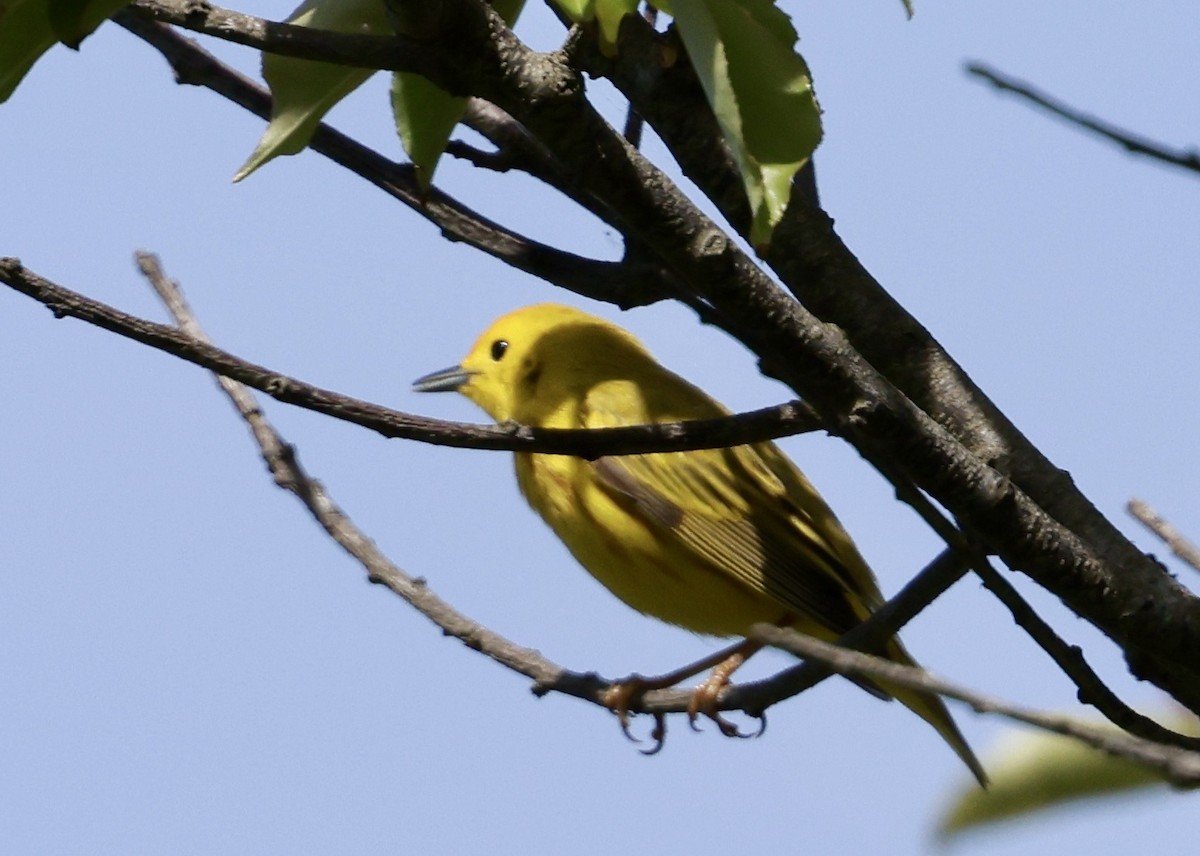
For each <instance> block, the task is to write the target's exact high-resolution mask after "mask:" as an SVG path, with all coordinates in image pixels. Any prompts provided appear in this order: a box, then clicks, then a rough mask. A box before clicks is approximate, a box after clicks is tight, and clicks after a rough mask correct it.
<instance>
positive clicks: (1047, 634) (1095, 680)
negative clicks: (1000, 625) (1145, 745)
mask: <svg viewBox="0 0 1200 856" xmlns="http://www.w3.org/2000/svg"><path fill="white" fill-rule="evenodd" d="M974 567H975V572H976V573H977V574H978V575H979V577H980V579H981V580H983V584H984V585H985V586H987V588H988V590H989V591H991V592H992V593H993V594H994V595H996V598H997V599H998V600H999V601H1000V602H1001V603H1003V604H1004V605H1005V606H1006V607H1007V608H1008V610H1009V612H1010V613H1012V617H1013V620H1014V621H1015V622H1016V623H1017V625H1018V626H1019V627H1021V629H1023V630H1024V631H1025V632H1026V633H1028V634H1029V636H1030V638H1032V639H1033V640H1034V641H1035V642H1036V643H1037V644H1038V645H1039V646H1040V647H1041V648H1042V650H1043V651H1045V652H1046V653H1047V654H1049V655H1050V659H1052V660H1053V661H1054V662H1055V664H1056V665H1057V666H1058V667H1059V668H1060V669H1062V670H1063V672H1064V673H1065V674H1066V675H1067V677H1068V678H1070V679H1071V681H1072V682H1073V683H1074V684H1075V687H1076V688H1077V690H1078V693H1077V695H1078V698H1079V701H1080V702H1082V703H1083V704H1089V705H1091V706H1092V707H1094V708H1096V710H1098V711H1099V712H1100V713H1101V714H1103V715H1104V717H1105V718H1106V719H1108V720H1109V721H1110V722H1111V723H1113V724H1114V725H1116V726H1118V727H1120V728H1123V729H1124V730H1125V731H1127V732H1129V733H1130V734H1132V735H1134V736H1136V737H1141V738H1143V739H1145V740H1152V741H1154V742H1155V743H1162V744H1165V745H1169V746H1179V747H1182V748H1187V749H1192V750H1200V738H1198V737H1192V736H1189V735H1186V734H1179V733H1178V732H1175V731H1172V730H1171V729H1169V728H1166V727H1164V726H1162V725H1160V724H1159V723H1157V722H1155V721H1154V720H1153V719H1150V718H1149V717H1148V716H1144V715H1142V714H1140V713H1138V712H1137V711H1136V710H1134V709H1133V708H1131V707H1130V706H1129V705H1127V704H1125V702H1123V701H1121V699H1120V698H1119V697H1118V696H1117V694H1116V693H1114V692H1113V691H1112V690H1111V689H1109V687H1108V686H1107V685H1106V684H1105V683H1104V682H1103V681H1102V680H1100V676H1099V675H1097V674H1096V672H1095V671H1093V669H1092V667H1091V666H1089V665H1088V663H1087V660H1085V659H1084V657H1083V652H1082V651H1081V650H1080V649H1079V647H1078V646H1077V645H1068V644H1067V643H1066V642H1065V641H1064V640H1063V639H1062V638H1060V637H1059V635H1058V634H1057V633H1055V632H1054V630H1053V629H1052V628H1051V627H1050V625H1049V624H1047V623H1046V622H1045V621H1044V620H1043V619H1042V617H1041V616H1039V615H1038V614H1037V613H1036V612H1035V611H1034V609H1033V607H1031V606H1030V605H1029V604H1028V603H1026V601H1025V599H1024V598H1022V597H1021V595H1020V593H1018V592H1017V590H1016V589H1015V588H1014V587H1013V586H1012V584H1011V583H1010V582H1009V581H1008V580H1006V579H1004V577H1003V576H1001V575H1000V573H999V572H998V571H997V570H996V569H995V568H993V567H992V566H991V565H990V564H989V563H988V562H987V560H986V559H985V558H984V557H982V556H980V557H979V558H978V560H977V561H976V563H975V565H974Z"/></svg>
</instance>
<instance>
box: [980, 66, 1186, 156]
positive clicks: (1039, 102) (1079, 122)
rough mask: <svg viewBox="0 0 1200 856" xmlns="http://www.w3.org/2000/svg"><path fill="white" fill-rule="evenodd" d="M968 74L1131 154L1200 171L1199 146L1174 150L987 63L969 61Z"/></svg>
mask: <svg viewBox="0 0 1200 856" xmlns="http://www.w3.org/2000/svg"><path fill="white" fill-rule="evenodd" d="M967 73H968V74H973V75H975V76H976V77H978V78H981V79H983V80H985V81H987V82H988V83H990V84H992V86H994V87H996V89H998V90H1000V91H1001V92H1011V93H1012V94H1013V95H1016V96H1017V97H1018V98H1023V99H1025V100H1026V101H1028V102H1030V103H1031V104H1034V105H1036V106H1038V107H1041V108H1042V109H1043V110H1046V111H1047V112H1049V113H1051V114H1052V115H1054V116H1057V117H1058V118H1060V119H1062V120H1063V121H1064V122H1066V123H1067V124H1068V125H1074V126H1076V127H1078V128H1082V129H1083V130H1085V131H1090V132H1091V133H1093V134H1096V135H1097V136H1100V137H1103V138H1104V139H1106V140H1109V141H1111V142H1114V143H1116V144H1117V145H1119V146H1120V147H1121V148H1123V149H1125V151H1127V152H1129V153H1130V154H1135V155H1145V156H1146V157H1149V158H1153V159H1154V160H1157V161H1162V162H1163V163H1167V164H1170V165H1171V166H1177V167H1181V168H1183V169H1185V170H1188V171H1189V172H1200V153H1198V152H1197V151H1196V150H1195V149H1188V150H1186V151H1185V150H1182V149H1180V150H1176V151H1172V150H1171V149H1169V148H1167V147H1166V146H1164V145H1163V144H1162V143H1159V142H1157V141H1155V140H1151V139H1149V138H1148V137H1142V136H1139V135H1137V134H1134V133H1133V132H1132V131H1126V130H1124V129H1123V128H1118V127H1117V126H1116V125H1113V124H1110V123H1108V122H1105V121H1104V120H1102V119H1098V118H1096V117H1095V116H1091V115H1088V114H1087V113H1084V112H1082V111H1080V110H1076V109H1075V108H1073V107H1071V106H1069V105H1068V104H1067V103H1066V102H1063V101H1059V100H1058V99H1056V98H1052V97H1051V96H1049V95H1047V94H1045V93H1044V92H1041V91H1039V90H1038V89H1036V88H1035V87H1034V86H1033V85H1032V84H1030V83H1026V82H1025V81H1023V80H1018V79H1017V78H1015V77H1009V76H1008V75H1005V74H1002V73H1000V72H998V71H996V70H994V69H991V68H989V67H988V66H986V65H984V64H983V63H978V62H973V63H968V64H967Z"/></svg>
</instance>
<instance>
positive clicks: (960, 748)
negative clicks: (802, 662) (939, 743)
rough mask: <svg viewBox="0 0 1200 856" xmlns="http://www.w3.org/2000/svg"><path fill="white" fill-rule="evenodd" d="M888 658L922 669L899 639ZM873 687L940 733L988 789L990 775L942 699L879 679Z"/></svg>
mask: <svg viewBox="0 0 1200 856" xmlns="http://www.w3.org/2000/svg"><path fill="white" fill-rule="evenodd" d="M887 657H888V659H889V660H891V661H893V662H895V663H899V664H900V665H902V666H913V667H915V668H920V667H919V666H918V665H917V662H916V661H915V660H914V659H913V658H912V657H911V656H909V653H908V651H906V650H904V646H903V645H901V644H900V642H899V640H897V639H893V640H892V641H891V642H889V643H888V648H887ZM872 683H874V684H876V685H877V686H878V687H879V688H880V689H882V690H883V691H884V692H886V693H887V694H888V695H889V696H891V697H892V698H894V699H896V700H897V701H899V702H900V703H901V704H902V705H904V706H905V707H907V708H908V709H909V710H911V711H912V712H913V713H915V714H916V715H917V716H919V717H921V719H923V720H925V721H926V722H928V723H929V724H930V725H932V726H933V727H934V728H935V729H936V730H937V733H938V734H940V735H942V739H943V740H945V741H946V742H947V743H949V744H950V748H951V749H953V750H954V752H955V754H957V755H958V757H959V758H962V760H963V763H964V764H966V765H967V766H968V767H969V768H970V770H971V772H972V773H973V774H974V775H975V778H976V779H978V780H979V785H980V787H983V788H986V787H987V784H988V778H987V774H986V773H985V772H984V771H983V766H982V765H981V764H980V763H979V759H978V758H976V757H975V753H974V752H972V751H971V747H970V746H968V745H967V741H966V740H965V739H964V738H963V736H962V732H961V731H959V730H958V726H957V725H956V724H955V722H954V720H953V719H952V718H951V717H950V711H948V710H947V709H946V705H945V704H944V703H943V702H942V699H941V697H940V696H937V695H934V694H932V693H925V692H921V691H920V690H914V689H910V688H909V687H902V686H898V685H896V684H892V683H889V682H887V681H882V680H878V679H872Z"/></svg>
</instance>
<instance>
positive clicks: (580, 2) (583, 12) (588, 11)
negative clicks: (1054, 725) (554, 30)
mask: <svg viewBox="0 0 1200 856" xmlns="http://www.w3.org/2000/svg"><path fill="white" fill-rule="evenodd" d="M554 5H555V6H557V7H558V8H559V9H560V10H561V11H562V13H563V14H564V15H566V16H567V17H568V18H570V19H571V20H572V21H574V22H575V23H576V24H586V23H587V22H588V21H590V20H592V19H593V18H595V17H596V0H554Z"/></svg>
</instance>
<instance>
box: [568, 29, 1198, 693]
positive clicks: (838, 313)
mask: <svg viewBox="0 0 1200 856" xmlns="http://www.w3.org/2000/svg"><path fill="white" fill-rule="evenodd" d="M620 45H621V48H620V51H619V52H618V55H617V57H616V59H615V60H612V61H609V60H607V59H605V58H603V57H602V56H601V55H600V54H599V52H598V51H592V52H590V53H589V54H588V59H589V63H590V64H589V71H590V72H592V73H594V74H603V75H604V76H607V77H609V78H610V79H612V80H613V82H614V83H615V84H616V85H617V87H618V88H619V89H621V91H622V92H623V93H624V94H625V95H626V96H627V97H628V98H629V99H630V101H631V102H632V103H633V105H634V107H636V109H637V110H638V111H639V112H640V113H641V114H642V115H644V116H646V118H647V119H648V121H649V122H650V123H651V125H652V126H653V127H654V128H655V131H656V132H657V133H658V134H659V136H660V137H661V138H662V139H663V141H664V142H665V143H666V144H667V146H668V147H669V148H670V149H671V152H672V154H674V156H675V157H676V159H677V160H678V161H679V163H680V165H681V166H682V168H683V170H684V172H685V173H686V174H687V175H688V176H689V177H690V178H691V179H692V180H693V181H694V182H696V184H697V185H698V186H699V187H700V188H701V189H702V190H703V191H704V193H705V194H706V195H707V196H708V197H709V198H710V199H711V200H712V201H713V202H715V203H716V204H717V206H718V207H719V208H720V210H721V211H722V213H723V214H724V215H725V217H726V218H727V219H728V221H729V222H730V223H732V224H733V225H734V226H735V227H736V228H737V229H738V230H739V232H740V233H741V234H742V235H743V236H746V235H747V234H748V229H749V223H750V218H749V209H748V207H747V205H746V201H745V194H744V191H743V190H742V186H741V182H740V179H739V177H738V173H737V169H736V164H735V163H734V161H733V159H732V157H730V155H729V153H728V151H727V149H726V148H725V146H724V144H723V143H722V141H721V135H720V131H719V129H718V128H717V126H716V122H715V121H714V119H713V117H712V114H711V111H710V110H709V109H708V108H707V104H706V100H705V97H704V94H703V91H702V90H701V88H700V85H699V83H698V81H697V80H696V78H695V75H694V74H693V73H692V71H691V69H690V67H689V66H688V64H687V63H685V62H677V63H670V62H664V61H661V60H662V58H663V57H664V56H666V55H669V54H670V53H671V52H672V51H678V50H679V46H678V44H677V42H674V41H673V37H672V36H671V35H670V34H665V35H664V34H658V33H655V32H653V31H652V30H651V28H649V27H647V26H645V25H644V23H643V22H641V21H640V20H638V19H637V18H635V17H628V18H626V19H625V20H624V22H623V23H622V30H621V40H620ZM768 260H769V261H770V263H771V265H772V267H773V269H774V270H775V272H776V273H777V274H778V275H779V276H780V278H781V279H782V281H783V282H784V284H785V285H787V286H788V288H789V289H790V290H791V291H792V292H793V293H794V294H795V295H796V296H797V297H799V298H800V300H801V301H802V302H803V303H804V305H805V306H806V307H807V308H808V309H810V310H811V311H812V312H813V313H814V314H815V315H817V316H818V317H819V318H821V319H822V320H825V321H829V322H832V323H834V324H836V325H837V326H838V327H839V328H840V329H841V330H843V331H844V332H845V333H846V336H847V337H848V339H849V340H850V342H851V343H852V344H853V345H854V347H855V348H857V349H858V350H859V352H860V353H861V354H862V355H863V356H864V357H865V358H866V359H867V360H868V361H869V362H870V363H871V364H872V365H873V366H874V367H875V368H876V369H878V370H879V371H880V373H881V374H883V375H884V376H885V377H886V378H887V379H888V380H889V381H891V382H892V383H894V384H896V386H897V387H899V389H900V390H901V391H902V392H903V393H904V394H905V395H906V396H907V397H908V398H909V399H911V400H912V401H913V402H914V403H916V404H917V405H918V406H919V407H920V408H921V409H923V410H924V411H925V412H926V413H928V414H929V415H930V416H932V417H933V418H934V419H935V420H936V421H937V422H938V423H939V424H941V425H942V426H944V427H945V428H947V429H948V430H949V431H950V432H951V433H952V434H953V435H954V436H955V437H956V438H957V439H958V440H959V442H961V443H962V444H963V445H964V446H965V447H966V448H967V449H969V450H970V451H971V452H973V453H974V454H975V455H976V457H978V458H979V459H980V460H981V461H983V462H985V463H987V464H990V465H992V466H994V467H996V468H997V469H999V470H1000V471H1001V472H1004V473H1006V474H1007V475H1008V476H1009V477H1010V478H1011V479H1012V480H1013V482H1014V484H1015V485H1016V486H1017V487H1019V488H1020V489H1021V491H1022V492H1024V493H1026V494H1028V496H1029V497H1030V498H1031V499H1032V500H1033V501H1034V502H1035V503H1037V504H1038V505H1039V506H1040V507H1041V508H1043V509H1044V510H1045V511H1046V512H1047V514H1049V516H1050V517H1052V518H1053V519H1054V520H1056V521H1058V522H1059V523H1061V524H1063V526H1064V527H1065V528H1066V529H1069V530H1071V531H1072V532H1073V533H1075V534H1076V535H1078V536H1079V537H1080V538H1081V539H1082V540H1083V541H1084V542H1085V543H1087V544H1088V545H1089V546H1090V547H1091V549H1092V550H1094V552H1095V555H1096V556H1097V557H1098V558H1099V559H1101V560H1102V561H1103V562H1104V563H1105V564H1107V565H1109V566H1110V567H1111V568H1113V569H1116V568H1122V569H1126V570H1122V571H1120V573H1122V574H1126V573H1128V574H1131V575H1132V576H1133V577H1135V578H1136V579H1137V580H1139V583H1138V584H1137V585H1135V586H1134V589H1137V588H1141V582H1145V583H1146V584H1147V585H1148V586H1149V588H1147V589H1145V590H1144V596H1141V597H1139V596H1138V595H1137V594H1136V591H1135V590H1133V589H1130V590H1128V591H1127V593H1128V600H1126V606H1125V607H1124V608H1125V609H1126V610H1132V611H1135V612H1136V611H1138V610H1139V609H1140V608H1141V606H1140V604H1144V603H1146V602H1148V601H1153V602H1158V603H1161V601H1159V600H1158V595H1156V594H1154V593H1153V592H1154V590H1155V588H1156V587H1157V580H1158V578H1159V576H1160V569H1159V568H1157V567H1156V566H1155V565H1154V564H1153V563H1152V562H1151V561H1150V560H1149V559H1148V558H1147V557H1145V556H1143V555H1142V554H1141V553H1140V552H1139V551H1138V550H1137V549H1136V547H1134V545H1133V544H1131V543H1130V542H1129V541H1128V540H1127V539H1126V538H1125V537H1124V536H1123V535H1122V534H1121V533H1120V532H1119V531H1118V530H1117V529H1116V528H1115V527H1114V526H1113V525H1112V524H1111V523H1110V522H1109V521H1108V520H1107V519H1106V518H1105V517H1104V516H1103V515H1101V514H1100V513H1099V511H1097V509H1096V508H1095V507H1094V506H1093V505H1092V504H1091V503H1090V502H1089V501H1088V500H1087V498H1086V497H1084V496H1083V495H1082V494H1081V493H1080V492H1079V491H1078V490H1077V489H1076V488H1075V485H1074V484H1073V483H1072V481H1071V479H1070V477H1069V476H1068V475H1067V474H1066V473H1065V472H1062V471H1061V470H1059V469H1058V468H1056V467H1055V466H1054V465H1053V464H1052V463H1051V462H1050V461H1048V460H1047V459H1046V458H1045V457H1044V456H1043V455H1042V454H1041V452H1040V451H1039V450H1037V449H1036V448H1035V447H1034V446H1033V445H1032V444H1031V443H1029V441H1028V440H1027V439H1026V438H1025V437H1024V436H1023V435H1022V434H1021V433H1020V431H1018V430H1017V428H1016V427H1015V426H1014V425H1012V423H1011V422H1009V421H1008V419H1007V418H1006V417H1005V416H1004V415H1003V414H1002V413H1001V412H1000V411H999V409H998V408H996V407H995V405H994V404H992V402H991V401H989V400H988V399H987V397H986V396H985V395H984V394H983V393H982V391H981V390H979V389H978V387H976V386H975V385H974V383H972V382H971V380H970V378H969V377H967V375H966V373H965V372H964V371H963V370H962V369H961V367H959V366H958V365H957V364H956V363H955V362H954V361H953V360H952V359H951V358H950V356H949V355H948V354H946V353H945V351H944V350H943V349H942V348H941V346H940V345H939V344H938V343H937V342H936V341H935V340H934V339H933V338H932V337H931V336H930V335H929V333H928V331H926V330H925V329H924V328H923V327H922V326H921V325H920V324H919V323H918V322H917V321H916V319H914V318H913V317H912V316H910V315H909V314H908V313H907V312H906V311H905V310H904V309H903V307H901V306H900V305H899V304H898V303H896V302H895V301H894V300H893V299H892V297H891V296H890V295H888V294H887V293H886V292H885V291H884V290H883V289H882V288H881V287H880V285H879V284H878V283H877V282H876V281H875V280H874V279H873V278H872V277H871V276H870V274H869V273H868V272H867V271H866V270H865V269H864V268H863V266H862V265H861V264H860V263H859V261H858V260H857V259H856V258H855V257H854V255H853V254H852V253H851V252H850V251H849V249H848V248H847V247H846V246H845V245H844V244H843V243H842V242H841V239H840V238H839V237H838V236H837V234H836V233H835V232H834V230H833V222H832V220H831V219H830V218H829V217H828V216H827V215H826V214H825V213H824V212H823V211H821V210H820V209H819V208H818V207H817V206H816V205H815V204H814V203H813V201H812V200H811V199H810V198H809V197H808V196H806V195H805V194H797V193H793V196H792V202H791V206H790V207H789V209H788V213H787V216H786V217H785V219H784V222H782V223H781V224H780V226H779V228H778V229H777V230H776V233H775V235H774V237H773V239H772V244H771V249H770V253H769V256H768ZM876 460H877V459H876ZM935 495H936V492H935ZM939 499H941V497H940V496H939ZM968 522H970V521H968ZM987 540H988V541H989V546H990V547H991V548H992V549H995V542H994V540H992V539H990V538H989V539H987ZM1004 558H1005V560H1006V561H1008V562H1009V564H1010V565H1013V566H1014V567H1019V568H1021V569H1022V570H1026V571H1027V572H1030V573H1031V575H1032V576H1034V578H1035V579H1037V581H1038V582H1039V583H1041V584H1042V585H1044V586H1045V587H1046V588H1048V589H1050V590H1051V591H1054V592H1055V593H1057V594H1059V595H1060V596H1061V597H1064V598H1065V599H1066V600H1068V602H1069V603H1070V604H1071V605H1072V607H1073V608H1075V609H1077V611H1081V612H1082V614H1085V615H1086V616H1087V617H1089V618H1090V619H1091V620H1092V621H1093V622H1094V623H1097V624H1098V625H1100V626H1101V627H1102V629H1104V630H1105V631H1106V632H1108V633H1109V634H1110V635H1113V636H1114V638H1116V639H1117V640H1118V641H1119V642H1120V644H1122V646H1123V647H1124V648H1125V649H1126V652H1127V656H1128V657H1129V659H1130V665H1131V667H1132V668H1133V670H1134V672H1135V673H1136V674H1140V675H1141V676H1142V677H1146V678H1149V679H1151V680H1155V681H1156V682H1158V683H1160V684H1161V685H1164V686H1171V687H1174V689H1175V691H1176V692H1177V693H1178V692H1183V693H1184V694H1185V695H1187V696H1188V697H1189V698H1190V702H1189V703H1190V704H1192V705H1193V706H1195V704H1196V703H1197V702H1200V688H1197V687H1196V677H1195V675H1194V673H1193V672H1192V671H1191V670H1190V669H1187V668H1186V667H1185V668H1184V670H1183V671H1178V670H1177V669H1176V667H1174V666H1171V665H1167V664H1165V663H1162V662H1159V661H1157V660H1156V658H1155V657H1154V655H1153V654H1150V653H1148V652H1149V651H1150V650H1151V649H1152V648H1153V647H1154V645H1153V642H1154V640H1153V636H1152V633H1150V632H1149V631H1150V627H1149V625H1146V627H1145V629H1146V631H1147V635H1145V636H1143V637H1142V641H1140V642H1138V643H1137V644H1135V645H1133V646H1131V645H1130V644H1129V643H1130V641H1131V637H1129V636H1126V635H1125V634H1124V633H1121V632H1116V633H1114V631H1113V627H1114V625H1113V623H1112V622H1113V621H1116V620H1119V615H1118V614H1117V613H1109V615H1108V616H1107V617H1105V618H1101V617H1100V616H1098V615H1097V614H1095V613H1092V612H1090V611H1089V610H1088V609H1087V608H1086V607H1084V608H1081V604H1080V602H1079V601H1078V600H1076V599H1074V598H1072V597H1071V596H1070V595H1069V594H1068V593H1067V590H1066V588H1065V587H1064V585H1063V584H1064V583H1067V584H1068V585H1069V584H1070V583H1069V581H1068V580H1067V579H1066V578H1058V576H1057V575H1056V574H1054V573H1053V572H1050V573H1049V574H1047V575H1043V574H1039V573H1037V572H1032V571H1030V569H1029V568H1027V567H1023V566H1021V565H1020V564H1014V558H1013V556H1012V555H1011V554H1007V555H1005V556H1004ZM1127 569H1137V570H1136V572H1133V571H1132V570H1127ZM1122 599H1124V598H1122ZM1189 621H1190V622H1191V623H1192V625H1193V628H1194V627H1195V619H1189ZM1192 632H1193V631H1188V634H1189V635H1190V634H1191V633H1192ZM1139 648H1140V649H1142V650H1138V649H1139Z"/></svg>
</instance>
